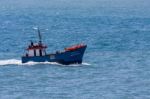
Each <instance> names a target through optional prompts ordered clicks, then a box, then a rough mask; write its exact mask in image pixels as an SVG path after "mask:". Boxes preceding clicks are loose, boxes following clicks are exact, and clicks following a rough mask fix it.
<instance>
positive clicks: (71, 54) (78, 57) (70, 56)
mask: <svg viewBox="0 0 150 99" xmlns="http://www.w3.org/2000/svg"><path fill="white" fill-rule="evenodd" d="M86 47H87V46H84V47H82V48H79V49H76V50H74V51H64V52H56V53H54V54H47V55H44V56H32V57H30V56H23V57H22V63H27V62H29V61H33V62H57V63H60V64H65V65H69V64H74V63H78V64H81V63H82V58H83V55H84V52H85V50H86Z"/></svg>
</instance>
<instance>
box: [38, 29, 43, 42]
mask: <svg viewBox="0 0 150 99" xmlns="http://www.w3.org/2000/svg"><path fill="white" fill-rule="evenodd" d="M38 36H39V42H40V43H42V36H41V32H40V29H39V27H38Z"/></svg>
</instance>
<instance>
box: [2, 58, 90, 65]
mask: <svg viewBox="0 0 150 99" xmlns="http://www.w3.org/2000/svg"><path fill="white" fill-rule="evenodd" d="M37 64H50V65H61V66H82V65H91V64H89V63H82V64H71V65H62V64H59V63H56V62H27V63H22V62H21V60H17V59H7V60H0V66H4V65H37Z"/></svg>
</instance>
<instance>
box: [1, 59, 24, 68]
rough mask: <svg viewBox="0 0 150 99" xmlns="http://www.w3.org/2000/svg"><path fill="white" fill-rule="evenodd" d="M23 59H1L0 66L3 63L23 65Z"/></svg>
mask: <svg viewBox="0 0 150 99" xmlns="http://www.w3.org/2000/svg"><path fill="white" fill-rule="evenodd" d="M21 64H22V63H21V60H17V59H7V60H0V66H2V65H21Z"/></svg>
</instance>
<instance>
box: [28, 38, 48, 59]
mask: <svg viewBox="0 0 150 99" xmlns="http://www.w3.org/2000/svg"><path fill="white" fill-rule="evenodd" d="M46 48H47V46H45V45H43V44H42V43H41V42H39V43H37V44H34V43H33V42H32V41H31V44H30V45H29V46H28V48H27V49H26V50H27V53H26V56H27V57H28V56H29V57H32V56H45V55H46Z"/></svg>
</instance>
